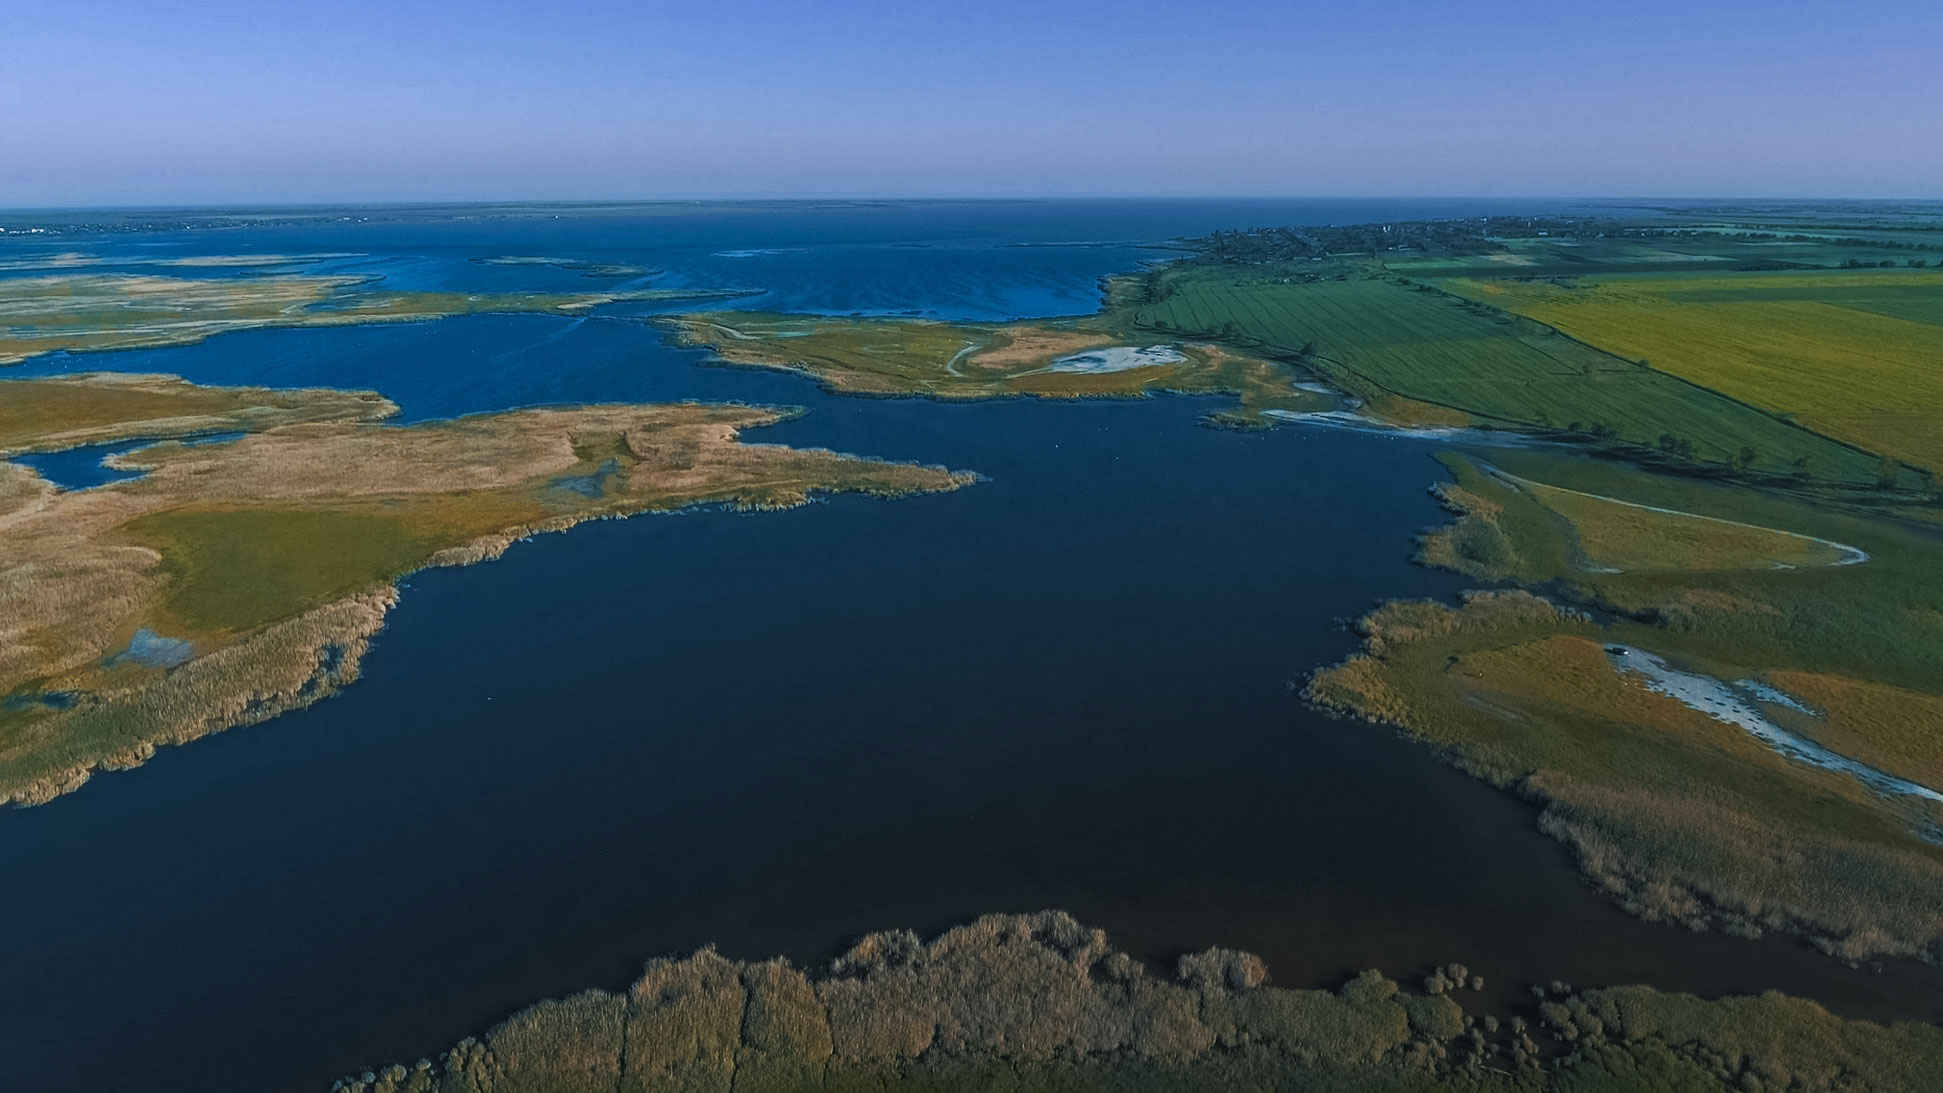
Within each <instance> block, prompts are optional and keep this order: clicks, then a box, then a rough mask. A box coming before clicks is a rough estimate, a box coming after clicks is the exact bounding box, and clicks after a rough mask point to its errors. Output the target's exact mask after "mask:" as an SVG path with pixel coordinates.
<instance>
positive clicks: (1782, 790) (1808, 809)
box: [1307, 450, 1943, 960]
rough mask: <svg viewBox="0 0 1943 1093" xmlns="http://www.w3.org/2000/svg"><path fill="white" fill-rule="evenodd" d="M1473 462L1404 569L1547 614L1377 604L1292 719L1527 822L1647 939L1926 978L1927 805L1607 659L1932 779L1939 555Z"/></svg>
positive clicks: (1708, 496) (1652, 493) (1880, 536)
mask: <svg viewBox="0 0 1943 1093" xmlns="http://www.w3.org/2000/svg"><path fill="white" fill-rule="evenodd" d="M1489 458H1490V460H1491V463H1490V464H1488V465H1487V464H1485V463H1483V462H1482V461H1481V460H1477V459H1472V458H1466V457H1463V456H1456V455H1447V456H1445V457H1444V461H1445V464H1446V466H1447V467H1448V468H1449V469H1450V470H1451V471H1452V472H1453V475H1454V481H1452V482H1450V483H1446V484H1443V485H1441V486H1439V487H1438V488H1439V490H1440V493H1441V496H1442V497H1443V498H1444V499H1445V501H1446V503H1447V504H1448V505H1450V506H1451V507H1452V508H1453V510H1454V512H1455V514H1456V517H1457V518H1456V520H1455V522H1454V523H1452V524H1451V525H1448V526H1446V527H1444V528H1440V529H1434V530H1432V531H1430V532H1428V533H1426V534H1425V535H1424V536H1423V537H1422V538H1421V539H1420V546H1419V560H1420V561H1424V562H1427V563H1429V564H1433V565H1440V566H1444V567H1446V568H1452V569H1457V570H1459V571H1462V572H1464V573H1467V574H1469V575H1471V576H1474V577H1478V578H1482V579H1489V580H1498V581H1513V582H1517V583H1521V584H1525V585H1527V586H1531V587H1535V588H1540V589H1542V590H1543V591H1545V593H1546V594H1547V595H1548V596H1550V597H1551V599H1549V600H1548V599H1542V598H1539V597H1537V596H1533V595H1530V594H1528V593H1525V592H1515V593H1505V592H1499V593H1486V594H1478V595H1474V596H1473V597H1471V598H1470V600H1469V601H1468V602H1467V603H1466V604H1465V605H1463V606H1462V607H1457V608H1453V607H1450V606H1446V605H1442V604H1435V603H1392V604H1389V605H1386V606H1384V607H1383V608H1381V609H1379V610H1378V611H1376V612H1374V613H1372V614H1371V615H1369V616H1368V617H1366V618H1365V619H1364V620H1362V622H1361V624H1360V628H1361V631H1362V633H1363V635H1364V638H1365V646H1364V650H1363V652H1362V653H1360V654H1358V655H1357V656H1354V657H1352V658H1350V659H1349V660H1348V661H1346V662H1344V663H1342V664H1340V665H1337V666H1335V667H1332V668H1329V669H1325V670H1323V671H1319V672H1317V673H1316V674H1315V675H1314V677H1313V678H1312V679H1311V681H1310V683H1309V687H1308V692H1307V693H1308V695H1309V697H1310V698H1311V699H1313V700H1315V701H1317V702H1320V703H1322V704H1324V705H1326V706H1330V707H1333V708H1336V709H1339V710H1343V711H1346V712H1350V713H1354V714H1357V715H1360V716H1363V717H1367V718H1370V719H1372V720H1377V721H1381V722H1385V723H1387V724H1391V725H1395V726H1399V727H1401V728H1403V729H1404V730H1406V731H1407V732H1409V733H1410V734H1411V735H1413V736H1415V737H1417V738H1419V739H1422V740H1424V741H1426V742H1427V743H1430V744H1432V745H1434V746H1436V747H1438V748H1439V749H1441V750H1442V751H1444V752H1445V753H1446V754H1447V755H1449V756H1451V757H1452V758H1453V759H1454V760H1455V761H1456V762H1457V763H1458V764H1459V765H1460V766H1462V767H1464V768H1465V769H1467V770H1470V771H1471V772H1473V773H1475V774H1478V775H1479V776H1481V777H1484V778H1486V779H1488V780H1490V781H1491V782H1493V783H1495V784H1497V785H1500V786H1502V787H1505V788H1507V789H1511V790H1514V791H1516V792H1518V793H1520V794H1521V795H1524V796H1527V797H1529V798H1531V799H1534V800H1536V801H1538V802H1539V803H1541V804H1542V805H1543V806H1544V812H1543V815H1542V817H1541V820H1540V823H1541V826H1542V827H1543V828H1544V829H1545V830H1546V831H1548V832H1549V833H1551V834H1553V835H1554V836H1556V837H1558V838H1560V839H1562V840H1563V841H1565V842H1567V843H1568V844H1569V845H1571V846H1572V847H1573V848H1574V850H1575V851H1576V852H1577V855H1578V858H1579V861H1580V864H1581V866H1582V867H1583V868H1584V870H1585V871H1586V872H1587V874H1588V875H1589V876H1591V877H1592V878H1593V879H1594V880H1595V881H1596V882H1597V883H1598V884H1599V885H1600V886H1601V887H1603V888H1604V889H1606V890H1607V891H1609V892H1610V893H1611V894H1612V895H1613V896H1614V897H1615V898H1617V899H1619V900H1620V901H1621V902H1622V903H1623V904H1624V905H1626V906H1627V907H1628V908H1629V909H1631V910H1634V911H1636V912H1638V913H1640V914H1642V915H1645V916H1646V917H1648V918H1654V919H1666V920H1674V921H1679V922H1683V923H1685V924H1687V925H1690V926H1694V927H1696V928H1698V927H1710V926H1711V927H1720V928H1726V929H1729V930H1732V931H1736V932H1742V933H1759V932H1762V931H1765V930H1771V929H1779V930H1787V931H1794V932H1800V933H1804V934H1807V935H1808V936H1810V937H1812V938H1814V939H1815V940H1816V941H1817V943H1818V944H1820V945H1822V946H1823V947H1824V948H1826V949H1828V950H1829V951H1831V952H1834V953H1836V954H1838V955H1841V956H1844V957H1847V958H1851V959H1860V958H1864V957H1869V956H1873V955H1877V954H1894V955H1901V956H1913V957H1919V958H1923V959H1929V960H1938V959H1943V913H1939V910H1938V909H1939V908H1943V846H1939V845H1938V844H1937V841H1936V839H1935V838H1934V833H1935V832H1936V831H1937V830H1939V829H1938V827H1937V823H1938V820H1939V819H1943V809H1939V808H1938V807H1937V805H1936V804H1935V803H1934V802H1931V801H1927V800H1924V799H1922V798H1920V797H1913V796H1910V795H1907V794H1894V793H1891V794H1885V793H1883V792H1881V791H1880V790H1879V788H1873V787H1872V786H1870V785H1868V784H1865V783H1864V782H1863V781H1859V780H1858V779H1857V778H1855V777H1852V776H1850V775H1849V774H1845V773H1841V772H1839V771H1833V770H1829V769H1823V768H1822V767H1818V766H1816V765H1814V764H1812V763H1809V762H1804V761H1802V760H1801V759H1800V758H1799V757H1791V756H1789V755H1786V754H1783V753H1781V752H1779V751H1777V749H1776V748H1775V747H1774V746H1772V745H1771V744H1770V743H1766V742H1763V741H1762V740H1761V739H1758V738H1757V737H1756V736H1755V735H1752V734H1751V733H1750V732H1749V731H1748V729H1747V728H1746V727H1745V726H1744V725H1743V724H1741V723H1737V722H1735V721H1734V720H1733V717H1734V716H1736V714H1735V711H1734V710H1731V709H1727V708H1725V707H1709V706H1707V705H1706V704H1705V703H1701V704H1698V705H1696V704H1695V703H1693V702H1690V701H1682V700H1680V698H1679V697H1678V696H1677V695H1675V694H1672V693H1666V692H1663V691H1656V690H1655V688H1653V687H1652V686H1650V685H1649V681H1648V679H1647V678H1646V677H1645V676H1642V675H1639V674H1636V673H1633V672H1628V671H1622V670H1620V668H1619V667H1617V666H1616V665H1615V663H1614V657H1613V654H1611V653H1609V652H1608V651H1607V649H1606V646H1608V645H1614V644H1618V645H1624V646H1628V647H1636V648H1641V649H1646V650H1651V651H1653V652H1654V653H1657V654H1660V655H1663V656H1667V657H1670V658H1672V659H1673V661H1674V662H1675V663H1677V664H1678V665H1681V666H1682V667H1683V668H1684V669H1685V670H1690V671H1693V672H1697V673H1700V674H1702V675H1704V676H1706V677H1711V678H1712V679H1715V680H1719V681H1723V683H1724V684H1727V685H1730V686H1732V687H1735V688H1738V690H1737V692H1736V693H1739V694H1742V695H1743V696H1744V698H1745V705H1746V707H1747V708H1748V709H1758V710H1759V711H1761V716H1763V717H1765V718H1766V719H1768V721H1769V722H1771V723H1773V724H1775V725H1777V726H1780V727H1784V728H1786V729H1787V730H1788V731H1791V732H1793V733H1795V734H1796V735H1799V736H1801V737H1803V738H1805V739H1808V740H1812V741H1816V742H1818V743H1820V744H1821V745H1823V746H1825V747H1828V748H1831V749H1833V750H1834V751H1837V752H1839V753H1841V754H1842V755H1844V756H1847V757H1849V758H1851V759H1854V760H1857V761H1859V762H1862V763H1866V764H1870V765H1872V766H1875V767H1876V768H1878V769H1880V770H1882V771H1884V772H1887V773H1889V774H1891V775H1893V776H1895V777H1899V778H1904V779H1908V780H1911V781H1914V782H1922V781H1923V779H1924V778H1931V779H1932V780H1934V775H1935V771H1936V769H1937V768H1936V764H1935V761H1934V760H1935V757H1936V755H1937V754H1938V751H1939V746H1938V742H1937V740H1936V738H1935V737H1934V735H1933V734H1932V733H1930V732H1929V731H1928V727H1929V726H1931V725H1932V724H1933V723H1934V717H1935V707H1936V706H1937V705H1938V704H1939V702H1943V697H1939V695H1938V693H1937V690H1936V689H1937V681H1938V680H1943V629H1939V625H1938V620H1939V619H1943V581H1939V579H1938V576H1937V574H1938V569H1937V567H1936V566H1935V564H1934V562H1935V559H1936V557H1937V552H1938V540H1937V536H1936V535H1935V533H1934V532H1933V531H1932V530H1930V529H1929V528H1927V527H1925V526H1923V525H1921V524H1910V523H1906V522H1902V521H1898V520H1894V519H1887V518H1883V517H1880V516H1875V515H1870V514H1867V513H1865V512H1860V511H1854V512H1850V511H1836V510H1832V509H1830V508H1829V507H1828V506H1825V505H1817V504H1812V503H1809V502H1807V501H1804V500H1802V499H1799V498H1794V497H1787V496H1777V495H1771V494H1766V493H1762V492H1758V491H1754V490H1750V489H1745V488H1739V487H1731V486H1726V485H1721V484H1716V483H1702V482H1695V481H1691V480H1686V479H1677V478H1667V477H1664V476H1658V475H1652V474H1648V473H1645V472H1642V471H1639V470H1636V469H1631V468H1627V467H1623V466H1618V465H1614V464H1610V463H1603V462H1599V461H1595V460H1589V459H1583V458H1572V457H1567V456H1562V455H1560V454H1556V453H1543V452H1535V451H1530V450H1526V451H1501V452H1494V453H1491V454H1490V457H1489ZM1837 544H1841V545H1842V546H1843V548H1844V549H1846V550H1847V551H1848V552H1849V553H1841V552H1838V550H1837ZM1858 553H1859V554H1866V560H1860V559H1859V558H1858V557H1857V554H1858ZM1580 608H1583V609H1585V610H1580ZM1588 612H1589V613H1588ZM1595 620H1604V621H1595ZM1923 784H1925V785H1928V784H1931V783H1923Z"/></svg>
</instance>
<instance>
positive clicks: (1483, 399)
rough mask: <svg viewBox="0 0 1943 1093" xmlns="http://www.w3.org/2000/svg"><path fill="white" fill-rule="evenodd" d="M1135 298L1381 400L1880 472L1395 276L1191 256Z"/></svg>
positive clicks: (1849, 453) (1838, 470)
mask: <svg viewBox="0 0 1943 1093" xmlns="http://www.w3.org/2000/svg"><path fill="white" fill-rule="evenodd" d="M1157 287H1158V288H1159V290H1160V291H1159V292H1158V293H1156V295H1157V296H1158V299H1157V300H1156V301H1155V302H1151V303H1146V304H1143V305H1140V306H1138V307H1136V308H1135V309H1134V313H1133V318H1134V322H1136V323H1137V324H1138V325H1139V326H1141V327H1144V328H1149V329H1154V330H1159V331H1163V332H1170V333H1176V334H1181V335H1188V336H1193V337H1205V338H1219V339H1222V340H1226V341H1229V342H1233V343H1239V344H1245V345H1250V346H1253V347H1255V348H1256V350H1257V351H1258V352H1262V353H1264V354H1266V355H1272V356H1277V357H1283V358H1287V357H1298V356H1299V357H1303V358H1304V359H1305V362H1306V363H1308V364H1309V365H1310V366H1311V367H1312V368H1314V369H1315V370H1316V371H1317V372H1319V373H1321V374H1322V375H1323V376H1325V377H1326V378H1328V379H1329V380H1331V381H1332V382H1335V383H1337V384H1339V385H1341V386H1343V387H1345V388H1346V389H1348V390H1350V391H1352V392H1354V393H1356V394H1358V395H1361V396H1363V397H1365V398H1368V399H1371V400H1372V401H1373V402H1376V403H1378V407H1379V409H1381V408H1382V406H1381V404H1382V401H1383V400H1384V399H1385V398H1386V397H1399V396H1400V397H1402V398H1406V399H1411V400H1415V401H1417V402H1423V403H1430V404H1433V405H1435V406H1441V407H1448V408H1450V409H1454V410H1459V411H1463V412H1464V413H1467V414H1470V415H1472V416H1475V417H1477V418H1480V419H1483V420H1484V421H1485V422H1487V423H1496V424H1502V425H1506V426H1516V427H1525V428H1533V427H1535V428H1547V429H1575V428H1576V429H1579V430H1594V429H1599V428H1602V429H1607V430H1610V431H1611V435H1612V437H1614V438H1615V439H1617V440H1619V441H1622V442H1626V443H1630V444H1635V445H1641V446H1645V447H1655V446H1658V445H1660V443H1661V439H1662V437H1664V436H1671V437H1673V438H1675V439H1677V440H1679V441H1684V442H1686V443H1689V444H1691V445H1692V450H1693V456H1694V458H1696V459H1699V460H1704V461H1710V462H1716V463H1721V464H1725V463H1728V462H1730V461H1732V460H1735V459H1736V458H1737V457H1739V455H1740V453H1741V451H1742V449H1744V448H1745V449H1749V450H1751V451H1752V452H1753V453H1754V455H1755V460H1754V462H1753V464H1752V466H1753V467H1754V468H1755V469H1759V470H1767V471H1772V472H1777V473H1780V472H1786V471H1788V470H1790V469H1792V468H1793V467H1794V466H1795V465H1796V461H1797V460H1800V459H1806V460H1808V464H1807V466H1808V467H1809V468H1810V469H1811V471H1812V472H1813V473H1814V474H1815V475H1816V476H1817V477H1821V478H1825V479H1832V480H1836V481H1842V482H1850V483H1857V484H1864V483H1872V482H1874V481H1875V479H1876V476H1877V473H1878V471H1879V468H1880V461H1879V460H1878V459H1876V458H1874V457H1871V456H1869V455H1866V454H1864V453H1861V452H1858V451H1855V450H1852V449H1849V448H1847V447H1844V446H1843V445H1840V444H1837V443H1834V442H1832V441H1830V440H1828V439H1826V438H1823V437H1821V436H1818V435H1816V434H1814V433H1812V432H1809V431H1808V430H1806V429H1803V428H1800V427H1797V426H1794V425H1790V424H1789V423H1787V422H1784V421H1782V420H1780V419H1778V418H1776V417H1773V416H1771V415H1769V414H1766V413H1763V412H1761V411H1759V410H1756V409H1754V408H1752V407H1749V406H1746V405H1743V404H1741V403H1738V402H1735V401H1734V400H1732V399H1729V398H1726V397H1724V396H1721V395H1719V394H1715V393H1714V392H1711V391H1707V390H1704V389H1702V388H1699V387H1696V386H1694V385H1692V384H1689V383H1685V382H1682V381H1681V380H1679V379H1677V378H1675V377H1672V376H1668V375H1664V374H1662V373H1660V372H1657V371H1654V370H1652V369H1649V368H1644V367H1641V366H1640V365H1638V364H1637V363H1634V362H1631V361H1627V360H1623V359H1621V358H1619V357H1616V356H1614V355H1612V354H1609V353H1605V352H1601V351H1600V350H1597V349H1593V348H1591V347H1589V346H1587V345H1584V344H1582V343H1580V342H1577V341H1574V340H1573V339H1571V338H1568V337H1565V336H1563V335H1561V334H1558V333H1557V332H1555V331H1552V330H1551V329H1550V328H1548V327H1546V326H1544V325H1543V324H1541V323H1537V322H1529V321H1525V320H1521V319H1519V318H1517V317H1515V316H1511V315H1507V314H1505V313H1503V312H1501V311H1498V310H1497V309H1495V308H1490V307H1486V306H1483V305H1479V304H1474V303H1469V302H1466V301H1462V300H1458V299H1455V298H1453V297H1451V296H1448V295H1445V294H1443V293H1441V292H1436V291H1432V290H1428V289H1418V288H1412V287H1408V286H1405V285H1401V284H1398V283H1396V282H1394V281H1389V280H1378V279H1374V278H1360V279H1357V278H1355V277H1354V275H1351V276H1350V279H1345V280H1320V281H1312V282H1301V281H1297V280H1293V279H1285V278H1283V277H1280V276H1275V275H1273V274H1272V273H1269V274H1257V273H1255V271H1253V270H1248V271H1242V270H1237V269H1235V268H1232V267H1228V268H1221V267H1215V268H1209V267H1187V268H1182V269H1179V270H1175V271H1170V272H1169V273H1168V274H1166V275H1164V276H1163V277H1162V278H1161V279H1160V281H1159V285H1158V286H1157Z"/></svg>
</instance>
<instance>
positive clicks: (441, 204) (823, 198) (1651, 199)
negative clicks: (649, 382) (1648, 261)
mask: <svg viewBox="0 0 1943 1093" xmlns="http://www.w3.org/2000/svg"><path fill="white" fill-rule="evenodd" d="M1080 201H1211V202H1262V201H1488V202H1517V201H1548V202H1572V203H1581V204H1611V205H1639V204H1648V203H1657V202H1674V203H1681V204H1689V203H1691V204H1726V203H1733V202H1756V201H1760V202H1782V203H1789V204H1807V203H1813V202H1830V203H1848V204H1860V203H1904V204H1920V205H1943V196H1921V195H1910V194H1904V195H1877V194H1868V195H1853V194H1799V193H1796V194H1760V193H1754V194H1732V195H1704V194H1653V195H1638V194H1632V195H1626V194H1605V195H1598V194H1558V193H1541V192H1534V193H1520V194H1478V193H1440V194H1400V193H1363V194H1346V193H1307V194H1305V193H1259V194H1219V193H1208V194H1191V193H1098V194H1074V193H1047V194H846V193H798V194H734V195H731V194H675V195H665V196H645V197H497V198H406V197H398V198H373V199H355V198H352V199H319V200H291V201H275V200H272V201H221V200H215V201H166V202H152V203H151V202H115V203H110V202H82V203H77V204H25V205H7V204H0V213H58V212H77V213H79V212H177V211H182V212H188V211H196V210H214V209H231V210H233V209H265V210H280V209H289V210H296V209H340V208H341V209H410V208H476V207H485V206H496V205H529V206H558V207H587V208H595V207H602V206H617V205H733V204H804V203H810V202H831V203H852V204H926V203H947V202H948V203H953V204H992V205H1000V204H1021V203H1056V202H1080Z"/></svg>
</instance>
